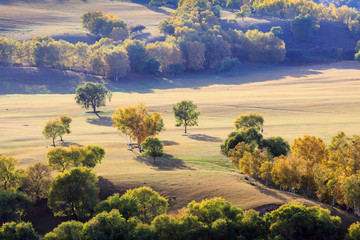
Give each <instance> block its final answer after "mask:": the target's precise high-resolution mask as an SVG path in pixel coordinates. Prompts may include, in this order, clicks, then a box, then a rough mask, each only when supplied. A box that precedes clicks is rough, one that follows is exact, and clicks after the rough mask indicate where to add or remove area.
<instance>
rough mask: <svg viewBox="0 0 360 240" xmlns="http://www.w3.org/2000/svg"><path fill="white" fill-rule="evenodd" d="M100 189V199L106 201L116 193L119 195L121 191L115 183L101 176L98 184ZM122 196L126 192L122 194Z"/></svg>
mask: <svg viewBox="0 0 360 240" xmlns="http://www.w3.org/2000/svg"><path fill="white" fill-rule="evenodd" d="M96 185H97V186H98V187H99V188H100V192H99V199H100V200H105V199H106V198H108V197H109V196H112V195H113V194H114V193H119V190H118V189H117V188H116V186H115V185H114V183H112V182H111V181H110V180H108V179H106V178H104V177H102V176H99V181H98V182H97V184H96ZM120 193H121V194H122V193H124V192H120Z"/></svg>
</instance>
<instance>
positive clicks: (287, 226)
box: [264, 202, 341, 240]
mask: <svg viewBox="0 0 360 240" xmlns="http://www.w3.org/2000/svg"><path fill="white" fill-rule="evenodd" d="M264 218H265V220H266V221H267V223H268V224H269V226H270V232H271V233H270V238H271V239H299V240H300V239H334V240H335V239H339V236H338V233H339V229H340V225H341V219H340V217H338V216H336V217H335V216H331V214H330V211H329V210H327V209H323V208H321V207H318V206H316V207H306V206H304V205H302V204H300V203H296V202H292V203H287V204H284V205H282V206H281V207H280V208H278V209H277V210H274V211H272V212H270V213H267V214H266V215H265V216H264Z"/></svg>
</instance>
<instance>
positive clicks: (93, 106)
mask: <svg viewBox="0 0 360 240" xmlns="http://www.w3.org/2000/svg"><path fill="white" fill-rule="evenodd" d="M92 108H93V110H94V113H96V106H95V105H92Z"/></svg>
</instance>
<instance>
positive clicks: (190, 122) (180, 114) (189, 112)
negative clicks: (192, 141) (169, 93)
mask: <svg viewBox="0 0 360 240" xmlns="http://www.w3.org/2000/svg"><path fill="white" fill-rule="evenodd" d="M196 109H197V106H196V104H194V103H193V102H192V101H188V100H183V101H181V102H178V103H177V104H175V105H174V106H173V112H174V115H175V119H176V125H175V126H177V127H180V126H181V125H183V126H184V127H185V133H187V127H188V126H190V127H191V126H197V125H198V122H197V120H198V117H199V115H200V112H199V111H196Z"/></svg>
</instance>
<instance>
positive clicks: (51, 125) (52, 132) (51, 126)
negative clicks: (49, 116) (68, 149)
mask: <svg viewBox="0 0 360 240" xmlns="http://www.w3.org/2000/svg"><path fill="white" fill-rule="evenodd" d="M65 132H66V130H65V127H64V125H63V124H62V123H61V122H59V121H57V120H49V121H47V123H46V125H45V127H44V130H43V135H44V136H45V137H46V138H47V139H49V138H51V139H52V142H53V146H54V147H55V146H56V145H55V139H56V138H57V137H61V136H62V135H64V134H65Z"/></svg>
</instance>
